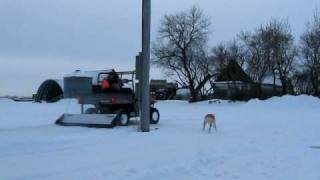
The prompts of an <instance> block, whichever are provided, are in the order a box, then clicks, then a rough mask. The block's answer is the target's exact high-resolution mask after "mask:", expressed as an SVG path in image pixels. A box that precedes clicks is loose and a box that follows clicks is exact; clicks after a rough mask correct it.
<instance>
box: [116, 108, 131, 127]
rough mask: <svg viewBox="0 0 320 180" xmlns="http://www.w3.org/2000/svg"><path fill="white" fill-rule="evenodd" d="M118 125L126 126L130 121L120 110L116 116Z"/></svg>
mask: <svg viewBox="0 0 320 180" xmlns="http://www.w3.org/2000/svg"><path fill="white" fill-rule="evenodd" d="M117 120H118V122H119V124H120V126H128V125H129V122H130V118H129V115H128V114H127V113H126V112H125V111H121V112H120V113H119V114H118V118H117Z"/></svg>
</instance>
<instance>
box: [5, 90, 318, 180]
mask: <svg viewBox="0 0 320 180" xmlns="http://www.w3.org/2000/svg"><path fill="white" fill-rule="evenodd" d="M319 104H320V103H319V100H318V99H316V98H313V97H308V96H299V97H291V96H286V97H282V98H273V99H270V100H267V101H257V100H252V101H250V102H248V103H243V102H242V103H228V102H226V101H224V102H222V103H221V104H209V103H208V102H200V103H194V104H189V103H187V102H185V101H160V102H158V103H157V107H158V108H159V110H160V113H161V121H160V124H159V125H156V126H151V132H150V133H147V134H145V133H139V132H137V127H136V126H134V125H132V126H129V127H116V128H115V129H88V128H77V127H75V128H65V127H59V126H55V125H54V124H53V123H54V120H55V118H57V117H58V116H59V115H60V114H61V113H63V112H65V111H68V112H79V111H80V108H79V106H78V105H77V104H76V102H75V101H70V100H64V101H61V102H59V103H56V104H35V103H16V102H13V101H10V100H3V99H0V142H1V143H0V179H6V180H7V179H9V180H10V179H32V180H34V179H39V180H40V179H41V180H42V179H66V180H67V179H103V180H105V179H107V180H108V179H110V180H114V179H128V180H138V179H139V180H141V179H142V180H144V179H145V180H150V179H153V180H158V179H159V180H160V179H169V180H170V179H172V180H175V179H184V180H188V179H190V180H196V179H200V180H206V179H208V180H209V179H216V180H230V179H238V180H248V179H259V180H270V179H308V180H319V179H320V172H319V166H320V154H319V153H320V150H319V149H316V148H312V147H317V146H320V142H319V139H320V131H319V129H320V121H319V119H320V114H319V110H320V109H319ZM206 113H215V114H216V115H217V124H218V131H217V132H213V133H212V134H209V133H207V132H203V131H202V122H203V117H204V116H205V114H206Z"/></svg>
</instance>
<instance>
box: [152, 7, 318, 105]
mask: <svg viewBox="0 0 320 180" xmlns="http://www.w3.org/2000/svg"><path fill="white" fill-rule="evenodd" d="M310 19H312V20H311V21H310V22H309V23H308V25H307V26H306V27H305V31H304V33H303V34H301V36H300V37H299V41H295V38H296V37H294V36H293V35H292V32H291V27H290V24H289V23H288V21H286V20H281V19H271V20H270V21H269V23H267V24H264V25H261V26H260V27H258V28H256V29H254V30H252V31H248V32H239V34H238V35H237V37H235V38H234V39H233V40H232V41H230V42H229V43H221V44H218V45H216V46H214V47H211V48H210V46H209V44H208V39H209V36H210V34H211V31H210V26H211V21H210V19H209V18H208V17H207V16H206V15H205V14H204V13H203V11H202V10H201V9H200V8H198V7H192V8H191V9H189V10H187V11H183V12H180V13H177V14H172V15H165V16H164V17H163V19H162V21H161V24H160V26H159V29H158V38H157V40H156V41H155V42H154V43H153V47H152V53H153V63H154V64H155V65H157V66H158V67H160V68H163V69H164V70H165V72H166V73H167V75H168V76H169V77H171V78H172V79H173V80H175V81H176V82H177V83H178V84H179V85H180V86H181V87H188V88H189V90H190V94H191V101H198V100H202V99H205V98H206V97H208V96H207V95H208V94H210V93H212V90H213V87H212V86H210V85H211V84H213V82H214V81H215V80H216V78H217V76H218V75H219V73H220V72H221V71H222V70H223V69H225V68H226V66H227V65H228V64H229V63H230V62H231V61H235V62H237V63H238V64H239V66H240V67H241V68H242V69H243V70H244V72H245V73H246V74H247V75H248V76H249V77H250V79H251V80H252V82H253V83H254V84H256V85H257V88H258V89H261V86H262V85H263V83H264V82H265V81H266V79H269V80H270V79H271V83H272V84H273V85H274V86H275V87H276V85H277V84H278V85H280V86H281V88H282V95H285V94H309V95H314V96H318V97H319V95H320V94H319V87H320V15H319V14H318V12H317V11H315V12H314V17H313V18H312V17H310ZM296 42H298V43H296Z"/></svg>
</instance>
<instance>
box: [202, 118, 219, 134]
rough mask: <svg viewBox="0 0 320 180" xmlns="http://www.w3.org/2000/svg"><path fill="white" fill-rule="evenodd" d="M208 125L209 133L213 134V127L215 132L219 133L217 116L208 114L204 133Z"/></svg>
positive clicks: (204, 124) (204, 122)
mask: <svg viewBox="0 0 320 180" xmlns="http://www.w3.org/2000/svg"><path fill="white" fill-rule="evenodd" d="M207 124H209V132H211V128H212V126H214V128H215V130H216V131H217V124H216V116H215V114H207V115H206V116H205V117H204V121H203V131H204V130H206V126H207Z"/></svg>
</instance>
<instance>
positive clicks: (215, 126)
mask: <svg viewBox="0 0 320 180" xmlns="http://www.w3.org/2000/svg"><path fill="white" fill-rule="evenodd" d="M214 129H215V130H216V131H217V124H216V123H214Z"/></svg>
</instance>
